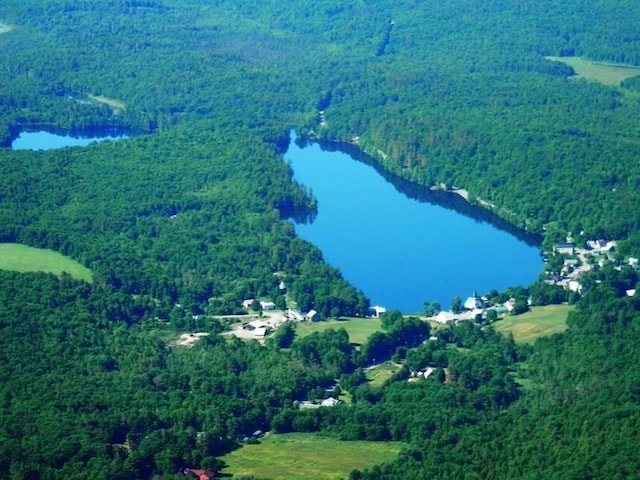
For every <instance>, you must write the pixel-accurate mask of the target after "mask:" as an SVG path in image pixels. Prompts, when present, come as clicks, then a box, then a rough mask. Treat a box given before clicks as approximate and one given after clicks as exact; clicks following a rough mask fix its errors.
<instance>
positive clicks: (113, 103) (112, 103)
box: [87, 95, 127, 112]
mask: <svg viewBox="0 0 640 480" xmlns="http://www.w3.org/2000/svg"><path fill="white" fill-rule="evenodd" d="M87 96H88V97H89V98H90V99H91V100H93V101H94V102H99V103H103V104H105V105H107V106H109V107H111V108H113V109H114V110H117V111H119V112H124V111H125V110H126V109H127V106H126V105H125V104H124V103H123V102H121V101H120V100H115V99H113V98H108V97H103V96H102V95H87Z"/></svg>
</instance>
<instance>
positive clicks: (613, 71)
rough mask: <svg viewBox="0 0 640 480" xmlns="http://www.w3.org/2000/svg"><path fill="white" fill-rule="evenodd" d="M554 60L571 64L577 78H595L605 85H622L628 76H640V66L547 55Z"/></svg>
mask: <svg viewBox="0 0 640 480" xmlns="http://www.w3.org/2000/svg"><path fill="white" fill-rule="evenodd" d="M547 59H549V60H553V61H554V62H562V63H564V64H565V65H569V66H570V67H571V68H573V70H574V71H575V72H576V78H586V79H588V80H595V81H596V82H599V83H602V84H603V85H614V86H617V85H620V82H622V81H623V80H626V79H627V78H631V77H637V76H640V68H638V67H634V66H632V65H621V64H616V63H604V62H594V61H592V60H586V59H584V58H580V57H547Z"/></svg>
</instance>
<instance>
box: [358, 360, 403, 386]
mask: <svg viewBox="0 0 640 480" xmlns="http://www.w3.org/2000/svg"><path fill="white" fill-rule="evenodd" d="M401 368H402V365H399V364H397V363H393V362H385V363H383V364H382V365H380V366H378V367H376V368H372V369H371V370H368V371H367V373H366V377H367V380H369V384H370V385H371V386H372V387H381V386H382V385H383V384H384V382H386V381H387V380H389V379H390V378H391V377H392V376H393V375H394V374H395V373H397V372H398V371H400V369H401Z"/></svg>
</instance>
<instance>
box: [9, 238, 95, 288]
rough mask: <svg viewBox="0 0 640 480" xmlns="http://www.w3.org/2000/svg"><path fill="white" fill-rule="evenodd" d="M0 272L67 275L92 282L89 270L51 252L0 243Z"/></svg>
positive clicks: (15, 244)
mask: <svg viewBox="0 0 640 480" xmlns="http://www.w3.org/2000/svg"><path fill="white" fill-rule="evenodd" d="M0 270H13V271H16V272H46V273H53V274H55V275H60V274H62V273H63V272H65V273H68V274H69V275H71V276H72V277H73V278H76V279H78V280H85V281H87V282H90V281H92V279H93V274H92V273H91V270H89V269H88V268H86V267H84V266H82V265H81V264H79V263H78V262H76V261H75V260H71V259H70V258H67V257H65V256H64V255H62V254H60V253H58V252H54V251H53V250H48V249H43V248H34V247H28V246H26V245H21V244H19V243H0Z"/></svg>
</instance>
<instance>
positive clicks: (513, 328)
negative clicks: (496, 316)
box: [493, 305, 574, 343]
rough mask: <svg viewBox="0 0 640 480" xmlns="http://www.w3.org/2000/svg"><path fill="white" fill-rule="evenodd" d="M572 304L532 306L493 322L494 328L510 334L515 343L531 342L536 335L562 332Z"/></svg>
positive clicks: (565, 326) (542, 335)
mask: <svg viewBox="0 0 640 480" xmlns="http://www.w3.org/2000/svg"><path fill="white" fill-rule="evenodd" d="M573 308H574V307H573V306H572V305H546V306H544V307H532V308H531V310H530V311H529V312H527V313H523V314H521V315H514V316H506V317H504V318H502V319H500V320H498V321H497V322H495V323H494V324H493V325H494V328H495V329H496V331H498V332H500V333H502V334H503V335H509V334H512V335H513V338H514V340H515V341H516V342H517V343H533V342H534V341H535V340H536V339H537V338H538V337H544V336H546V335H552V334H554V333H560V332H564V331H565V330H566V328H567V315H568V314H569V312H570V311H571V310H573Z"/></svg>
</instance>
